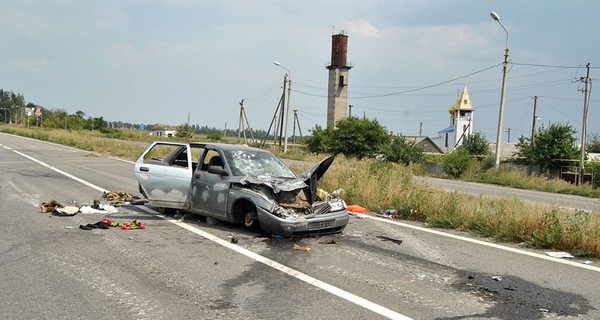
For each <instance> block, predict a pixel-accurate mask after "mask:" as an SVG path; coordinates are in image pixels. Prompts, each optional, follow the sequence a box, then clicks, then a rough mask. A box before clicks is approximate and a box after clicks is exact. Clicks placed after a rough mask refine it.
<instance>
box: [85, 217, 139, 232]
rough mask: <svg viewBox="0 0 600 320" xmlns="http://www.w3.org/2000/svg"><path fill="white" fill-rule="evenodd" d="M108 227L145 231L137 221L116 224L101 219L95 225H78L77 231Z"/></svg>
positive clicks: (115, 222)
mask: <svg viewBox="0 0 600 320" xmlns="http://www.w3.org/2000/svg"><path fill="white" fill-rule="evenodd" d="M110 227H119V228H121V229H123V230H136V229H145V228H146V226H144V224H142V222H140V221H139V220H133V221H131V222H117V221H111V220H108V219H102V220H100V221H98V222H96V223H88V224H86V225H83V224H82V225H80V226H79V229H83V230H92V229H108V228H110Z"/></svg>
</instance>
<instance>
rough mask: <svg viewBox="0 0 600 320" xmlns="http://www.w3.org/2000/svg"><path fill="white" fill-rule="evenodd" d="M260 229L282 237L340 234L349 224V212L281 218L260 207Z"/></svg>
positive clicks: (258, 213) (258, 211) (258, 209)
mask: <svg viewBox="0 0 600 320" xmlns="http://www.w3.org/2000/svg"><path fill="white" fill-rule="evenodd" d="M257 215H258V221H259V223H260V227H261V228H262V229H263V230H264V231H265V232H267V233H270V234H273V235H281V236H306V235H314V234H329V233H338V232H341V231H342V230H344V228H345V227H346V225H347V224H348V220H349V218H350V215H349V214H348V211H346V210H341V211H336V212H329V213H326V214H321V215H318V216H316V217H313V218H310V219H303V218H296V219H294V218H288V219H285V218H280V217H278V216H276V215H274V214H272V213H270V212H269V211H267V210H265V209H263V208H260V207H258V208H257Z"/></svg>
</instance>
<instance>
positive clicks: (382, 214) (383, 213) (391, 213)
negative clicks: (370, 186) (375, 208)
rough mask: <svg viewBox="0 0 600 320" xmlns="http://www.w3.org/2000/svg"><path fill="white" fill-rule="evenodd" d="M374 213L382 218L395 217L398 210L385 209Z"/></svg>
mask: <svg viewBox="0 0 600 320" xmlns="http://www.w3.org/2000/svg"><path fill="white" fill-rule="evenodd" d="M375 215H376V216H378V217H382V218H388V219H396V216H397V215H398V211H396V210H394V209H387V210H384V211H379V212H378V213H376V214H375Z"/></svg>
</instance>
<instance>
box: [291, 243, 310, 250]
mask: <svg viewBox="0 0 600 320" xmlns="http://www.w3.org/2000/svg"><path fill="white" fill-rule="evenodd" d="M293 249H294V250H298V251H309V250H310V247H305V246H301V245H299V244H296V243H294V247H293Z"/></svg>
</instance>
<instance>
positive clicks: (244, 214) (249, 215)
mask: <svg viewBox="0 0 600 320" xmlns="http://www.w3.org/2000/svg"><path fill="white" fill-rule="evenodd" d="M236 212H237V220H238V221H239V222H240V223H241V224H243V225H244V227H246V228H248V229H255V228H258V220H257V219H256V207H255V206H254V204H252V203H249V202H244V203H240V204H238V206H237V210H236Z"/></svg>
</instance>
